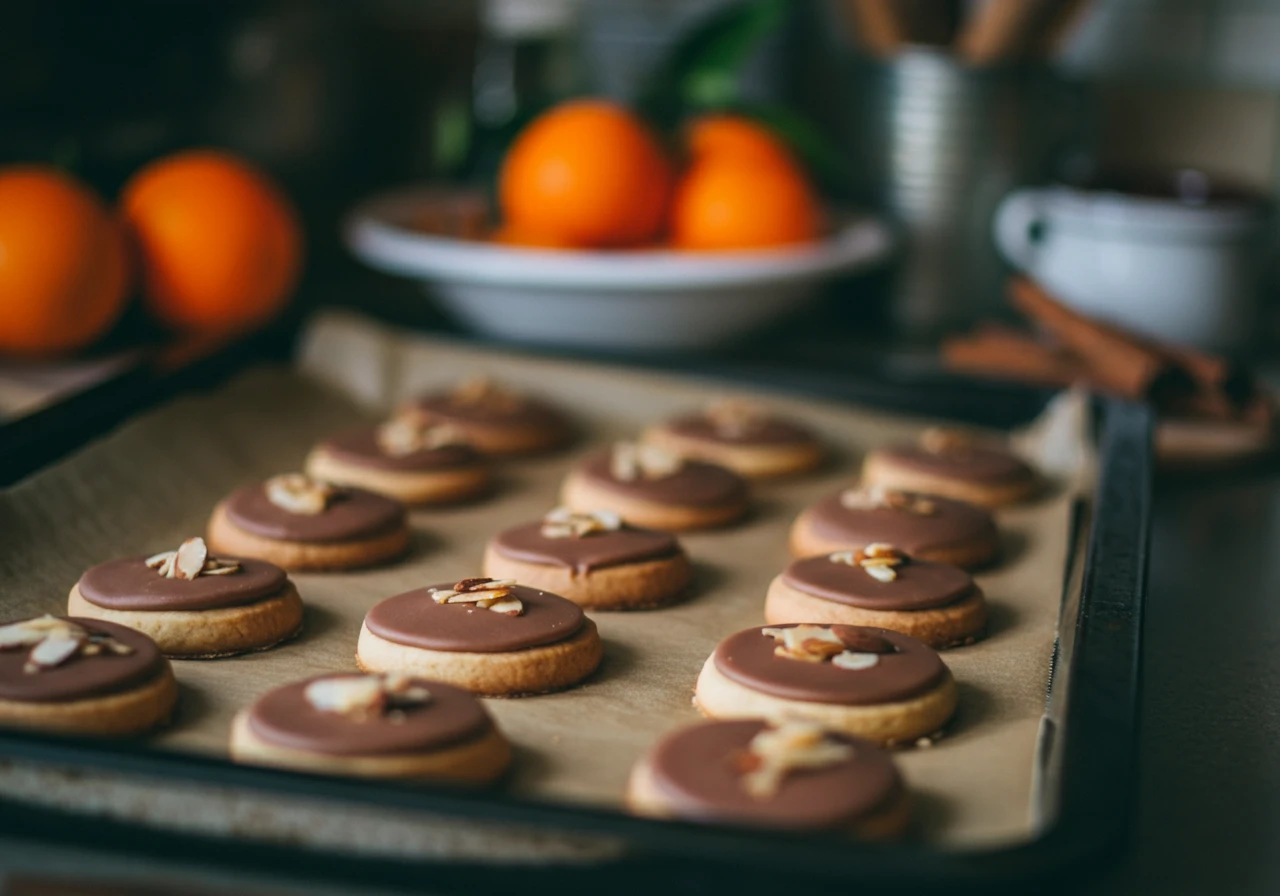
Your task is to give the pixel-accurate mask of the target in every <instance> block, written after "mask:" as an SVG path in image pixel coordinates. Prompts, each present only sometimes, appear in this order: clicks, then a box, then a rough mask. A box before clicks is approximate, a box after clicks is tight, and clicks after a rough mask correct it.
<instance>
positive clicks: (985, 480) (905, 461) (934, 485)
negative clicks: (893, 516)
mask: <svg viewBox="0 0 1280 896" xmlns="http://www.w3.org/2000/svg"><path fill="white" fill-rule="evenodd" d="M862 481H863V482H864V483H865V484H867V485H871V486H880V487H882V488H889V489H898V490H900V491H909V492H919V493H921V494H926V495H941V496H943V497H946V498H954V499H956V500H957V501H967V502H968V503H970V504H976V505H978V506H979V507H1007V506H1008V505H1010V504H1017V503H1019V502H1021V501H1025V500H1027V499H1028V498H1031V497H1033V496H1034V495H1035V494H1036V493H1037V492H1038V491H1040V489H1041V488H1042V486H1043V481H1042V480H1041V478H1040V476H1039V475H1038V474H1037V473H1036V471H1035V470H1033V469H1032V468H1031V466H1030V465H1029V464H1027V463H1026V461H1024V460H1022V459H1021V458H1020V457H1018V456H1017V455H1016V454H1014V453H1013V452H1012V451H1009V450H1008V449H1007V448H1004V447H1002V446H1000V445H996V444H992V443H989V442H982V441H979V440H977V439H976V438H974V437H972V436H969V435H966V434H964V433H960V432H956V431H954V430H945V429H930V430H926V431H925V433H924V434H923V435H922V436H921V437H920V441H919V443H918V444H914V445H913V444H901V445H890V446H888V447H886V448H877V449H876V450H874V451H872V452H871V453H869V454H868V455H867V456H866V459H865V460H864V461H863V464H862Z"/></svg>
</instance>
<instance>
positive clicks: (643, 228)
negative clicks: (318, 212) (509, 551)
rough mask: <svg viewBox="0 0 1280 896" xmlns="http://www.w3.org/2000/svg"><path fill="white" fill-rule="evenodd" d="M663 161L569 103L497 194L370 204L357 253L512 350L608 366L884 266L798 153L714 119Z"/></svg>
mask: <svg viewBox="0 0 1280 896" xmlns="http://www.w3.org/2000/svg"><path fill="white" fill-rule="evenodd" d="M681 142H682V145H681V146H680V148H679V151H678V152H671V151H668V149H667V148H666V147H664V145H663V144H662V143H661V142H660V141H659V140H658V139H657V138H656V137H655V136H654V135H653V134H652V132H651V131H650V130H649V129H648V128H647V127H646V126H645V124H644V123H643V122H642V121H641V120H640V119H639V118H637V117H636V116H635V115H634V114H632V113H631V112H630V111H628V110H627V109H625V108H624V107H621V106H618V105H616V104H613V103H610V102H607V101H603V100H590V99H589V100H575V101H571V102H568V103H563V104H561V105H559V106H556V107H555V108H553V109H551V110H550V111H548V112H546V113H544V114H543V115H542V116H540V117H539V118H537V119H535V120H534V121H533V122H531V123H530V124H529V125H528V126H527V127H526V128H525V129H524V130H523V131H521V132H520V134H519V135H517V137H516V139H515V140H514V141H513V143H512V144H511V146H510V148H509V149H508V151H507V154H506V156H505V158H504V160H503V163H502V167H501V170H500V172H499V175H498V180H497V184H496V191H495V192H496V198H497V203H496V204H497V206H498V216H497V218H498V220H497V223H495V222H494V220H493V218H494V216H493V214H492V213H491V209H490V205H491V203H490V202H489V200H488V198H487V197H486V196H484V195H482V194H481V193H478V192H468V191H465V190H449V189H439V188H431V187H422V188H405V189H401V190H396V191H393V192H389V193H386V194H384V195H381V196H377V197H374V198H373V199H371V200H369V201H367V202H365V203H363V204H362V205H361V206H360V207H359V208H357V209H356V210H355V212H354V213H353V214H352V215H351V217H350V219H349V221H348V225H347V229H346V237H347V242H348V245H349V246H350V247H351V249H352V251H353V252H354V253H355V254H356V255H357V256H358V257H359V258H360V259H362V260H363V261H364V262H365V263H366V264H368V265H370V266H371V267H374V268H376V269H378V270H381V271H384V272H386V273H390V274H395V275H399V276H405V277H411V278H414V279H417V280H420V281H421V282H422V283H423V285H424V286H425V287H426V288H427V290H428V292H429V293H430V294H431V295H432V296H433V297H434V298H435V299H436V300H437V301H438V302H440V303H441V304H442V305H443V306H444V308H445V309H446V310H447V311H449V312H450V313H451V314H452V315H453V316H454V317H456V318H457V319H459V320H460V321H462V322H463V323H464V324H466V325H467V326H469V327H471V328H473V329H475V330H477V331H479V332H482V333H485V334H488V335H491V336H495V337H498V338H501V339H507V340H512V341H519V342H527V343H536V344H543V345H561V346H572V347H590V348H599V349H611V350H656V349H678V348H691V347H697V346H704V345H709V344H713V343H716V342H722V341H726V340H728V339H731V338H733V337H735V336H738V335H741V334H743V333H746V332H748V331H751V330H754V329H757V328H759V327H760V326H761V325H763V324H765V323H767V322H768V321H770V320H772V319H774V318H776V317H778V316H779V315H781V314H783V313H785V312H787V311H788V310H791V309H794V308H796V307H798V306H799V305H800V304H801V303H802V302H803V301H804V300H805V299H806V298H807V297H808V296H810V295H811V294H812V293H813V291H814V289H815V287H817V286H818V285H820V284H821V283H822V281H823V280H825V279H827V278H829V277H831V276H833V275H836V274H848V273H851V272H854V271H856V270H859V269H861V268H864V267H867V266H870V265H872V264H874V263H876V262H877V261H879V260H880V259H882V258H883V257H884V256H885V255H886V254H887V252H888V251H889V249H890V247H891V237H890V233H889V230H888V228H886V227H885V226H884V225H883V224H882V223H881V222H879V221H878V220H876V219H874V218H872V217H869V216H866V215H857V214H845V215H835V214H832V213H831V212H830V211H829V210H827V209H825V208H824V207H823V205H822V203H821V200H820V199H819V197H818V195H817V193H816V191H815V190H814V189H813V187H812V186H811V184H810V181H809V179H808V177H807V176H806V174H805V172H804V169H803V168H802V167H801V165H800V164H799V163H798V162H797V161H796V160H795V158H794V156H793V155H792V153H791V152H790V151H789V150H788V148H787V147H786V145H785V144H784V143H783V142H782V141H781V140H780V139H778V138H777V137H776V136H774V135H773V134H772V133H771V132H769V131H768V130H767V129H765V128H764V127H762V126H761V125H759V124H757V123H755V122H753V121H750V120H748V119H746V118H742V117H739V116H734V115H712V116H705V117H703V118H701V119H699V120H697V121H695V122H693V123H692V125H691V126H690V127H688V128H686V130H685V132H684V134H683V139H682V141H681Z"/></svg>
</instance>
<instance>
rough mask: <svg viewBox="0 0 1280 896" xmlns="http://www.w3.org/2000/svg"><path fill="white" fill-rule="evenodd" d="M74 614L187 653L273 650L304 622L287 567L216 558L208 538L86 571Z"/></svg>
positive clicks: (70, 604) (75, 591) (74, 592)
mask: <svg viewBox="0 0 1280 896" xmlns="http://www.w3.org/2000/svg"><path fill="white" fill-rule="evenodd" d="M67 612H68V613H70V614H71V615H73V616H83V617H87V618H91V619H102V620H106V621H109V622H113V623H116V624H118V625H125V626H128V627H129V628H132V629H137V630H138V631H140V632H144V633H145V634H147V635H148V636H150V637H151V638H152V639H153V640H154V641H155V642H156V644H158V645H159V646H160V650H161V652H162V653H164V655H165V656H172V657H183V658H186V659H196V658H211V657H220V656H231V655H234V654H237V653H247V652H249V651H253V650H266V649H267V648H268V647H274V646H275V645H276V644H279V643H280V642H281V641H285V640H288V639H289V638H292V637H293V636H294V635H296V634H297V633H298V631H299V630H300V629H301V628H302V599H301V598H300V597H299V596H298V590H297V589H296V588H295V587H294V586H293V583H292V582H290V581H289V578H288V577H287V576H286V575H285V572H284V570H283V569H281V568H280V567H278V566H275V565H274V564H271V563H267V562H265V561H263V560H252V559H245V560H231V559H228V558H225V557H213V556H211V555H210V553H209V551H208V549H207V548H206V546H205V543H204V540H203V539H201V538H189V539H187V540H186V541H184V542H183V543H182V545H181V546H180V547H179V548H178V550H176V551H165V552H164V553H161V554H156V555H155V556H154V557H126V558H124V559H121V560H110V561H108V562H106V563H101V564H99V565H98V566H95V567H92V568H91V569H89V570H86V571H85V573H84V574H83V575H82V576H81V577H80V581H79V582H77V583H76V584H75V585H74V586H73V587H72V589H71V594H70V595H69V596H68V598H67Z"/></svg>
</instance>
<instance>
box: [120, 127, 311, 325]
mask: <svg viewBox="0 0 1280 896" xmlns="http://www.w3.org/2000/svg"><path fill="white" fill-rule="evenodd" d="M121 206H122V208H123V210H124V216H125V220H126V221H127V222H128V224H129V225H130V227H131V228H132V230H133V233H134V234H135V236H136V238H137V243H138V249H139V257H140V261H141V268H142V291H143V299H144V302H145V304H146V306H147V308H148V309H149V310H150V311H151V313H152V314H153V315H154V316H155V317H156V319H157V320H159V321H160V322H161V323H163V324H164V325H166V326H168V327H171V328H173V329H176V330H194V331H201V332H214V333H220V332H231V331H237V330H244V329H249V328H252V327H254V326H256V325H258V324H261V323H264V322H266V321H267V320H269V319H270V318H272V317H273V316H274V315H275V314H276V312H277V311H279V310H280V308H281V307H282V306H283V305H284V303H285V300H286V299H287V298H288V296H289V292H290V290H291V289H292V288H293V285H294V283H295V282H296V280H297V277H298V273H299V270H300V268H301V262H302V233H301V230H300V229H299V227H298V222H297V218H296V217H295V215H294V212H293V209H292V207H291V206H290V204H289V201H288V199H286V198H285V196H284V194H283V193H281V192H280V190H279V189H277V188H276V186H275V185H274V184H273V183H272V182H271V181H270V180H269V179H268V178H267V177H266V176H265V175H264V174H262V173H261V172H260V171H258V170H257V169H255V168H254V167H252V166H251V165H249V164H248V163H247V162H244V161H243V160H241V159H238V158H236V157H235V156H233V155H230V154H229V153H224V152H219V151H217V150H193V151H190V152H183V153H178V154H177V155H173V156H169V157H168V158H164V159H160V160H159V161H156V162H152V163H151V164H150V165H147V166H146V167H144V168H142V170H140V171H138V172H137V173H136V174H135V175H134V176H133V178H132V179H131V180H130V181H129V183H127V184H126V185H125V188H124V191H123V193H122V195H121Z"/></svg>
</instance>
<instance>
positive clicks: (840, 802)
mask: <svg viewBox="0 0 1280 896" xmlns="http://www.w3.org/2000/svg"><path fill="white" fill-rule="evenodd" d="M627 804H628V806H629V807H630V808H631V810H632V811H633V812H636V813H637V814H641V815H650V816H655V817H658V818H678V819H683V820H687V821H711V822H721V823H728V824H736V825H747V826H752V827H771V828H785V829H790V830H796V831H816V830H836V831H845V832H848V833H850V834H852V835H853V836H855V837H859V838H865V839H890V838H894V837H897V836H899V835H901V834H902V833H903V832H904V831H905V829H906V827H907V824H908V822H909V821H910V815H911V809H910V803H909V801H908V799H907V794H906V789H905V787H904V786H903V783H902V778H901V776H900V775H899V774H898V770H897V767H896V766H895V765H894V762H893V759H892V758H891V757H890V756H889V754H887V753H886V752H884V751H883V750H881V749H880V748H879V747H877V746H875V745H874V744H872V743H870V742H869V741H865V740H861V739H859V738H856V737H851V736H850V735H847V734H843V733H833V732H825V731H823V730H822V729H821V728H820V727H818V726H816V725H813V724H811V723H806V722H787V723H783V724H781V725H780V726H778V727H774V726H773V725H772V724H770V723H768V722H765V721H763V720H761V719H746V720H734V721H723V722H703V723H702V724H698V725H691V726H689V727H687V728H681V729H679V730H677V731H674V732H672V733H671V734H668V735H667V736H666V737H664V738H662V739H661V740H660V741H658V743H657V744H655V745H654V746H653V747H652V748H651V749H650V750H649V752H648V754H647V755H646V756H645V757H644V758H643V759H641V760H640V761H639V762H638V763H637V764H636V766H635V768H634V769H633V770H632V773H631V778H630V781H629V783H628V787H627Z"/></svg>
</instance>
